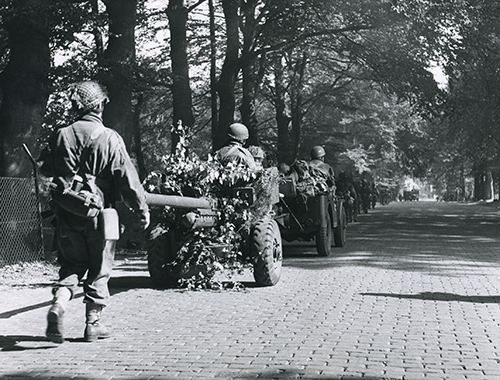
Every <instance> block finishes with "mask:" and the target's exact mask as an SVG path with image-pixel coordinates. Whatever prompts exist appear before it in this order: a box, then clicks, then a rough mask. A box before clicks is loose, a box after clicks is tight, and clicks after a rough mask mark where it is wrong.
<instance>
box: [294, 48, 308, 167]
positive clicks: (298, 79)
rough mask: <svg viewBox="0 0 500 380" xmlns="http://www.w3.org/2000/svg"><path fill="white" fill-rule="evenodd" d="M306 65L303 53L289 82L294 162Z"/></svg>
mask: <svg viewBox="0 0 500 380" xmlns="http://www.w3.org/2000/svg"><path fill="white" fill-rule="evenodd" d="M306 64H307V54H306V53H303V54H302V58H301V59H300V60H297V62H296V63H295V68H294V72H295V75H294V78H292V79H291V80H292V81H293V82H292V85H291V94H290V99H291V107H290V110H291V116H292V131H291V142H292V152H293V157H292V160H295V159H296V158H297V157H298V155H299V150H300V142H301V139H302V119H303V117H304V111H303V102H302V99H303V96H302V91H303V90H304V74H305V68H306Z"/></svg>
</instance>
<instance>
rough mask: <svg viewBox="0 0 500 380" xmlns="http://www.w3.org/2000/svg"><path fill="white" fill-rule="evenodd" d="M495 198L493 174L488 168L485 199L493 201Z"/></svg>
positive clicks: (485, 179)
mask: <svg viewBox="0 0 500 380" xmlns="http://www.w3.org/2000/svg"><path fill="white" fill-rule="evenodd" d="M494 197H495V191H494V190H493V173H492V172H491V169H490V168H488V167H486V170H485V175H484V199H485V200H491V199H493V198H494Z"/></svg>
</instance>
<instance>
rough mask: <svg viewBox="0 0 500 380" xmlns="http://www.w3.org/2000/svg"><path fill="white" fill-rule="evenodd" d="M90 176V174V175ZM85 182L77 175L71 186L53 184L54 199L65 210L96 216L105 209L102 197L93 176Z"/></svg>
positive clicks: (81, 215) (90, 217)
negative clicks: (62, 187) (64, 186)
mask: <svg viewBox="0 0 500 380" xmlns="http://www.w3.org/2000/svg"><path fill="white" fill-rule="evenodd" d="M89 177H90V176H89ZM86 179H87V181H86V182H83V179H82V178H81V177H80V176H77V175H75V178H74V179H73V182H72V184H71V187H67V188H64V189H63V190H61V189H60V187H59V186H56V185H55V184H53V186H52V192H51V195H52V201H53V202H54V203H55V204H56V205H57V206H59V207H60V208H62V209H63V210H65V211H67V212H69V213H71V214H73V215H76V216H79V217H83V218H89V219H92V218H95V217H96V216H97V215H99V213H100V212H101V210H102V209H103V200H102V197H101V196H100V195H99V194H98V191H97V187H96V186H95V182H94V180H93V178H86Z"/></svg>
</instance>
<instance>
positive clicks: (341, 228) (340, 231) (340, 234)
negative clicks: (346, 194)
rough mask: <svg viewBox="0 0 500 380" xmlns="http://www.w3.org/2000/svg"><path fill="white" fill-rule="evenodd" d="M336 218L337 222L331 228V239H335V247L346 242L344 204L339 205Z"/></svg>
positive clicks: (341, 245)
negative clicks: (332, 228) (335, 225)
mask: <svg viewBox="0 0 500 380" xmlns="http://www.w3.org/2000/svg"><path fill="white" fill-rule="evenodd" d="M338 218H339V223H338V224H337V227H335V228H334V230H333V240H334V241H335V247H343V246H345V242H346V229H347V215H346V211H345V208H344V206H341V207H340V211H339V216H338Z"/></svg>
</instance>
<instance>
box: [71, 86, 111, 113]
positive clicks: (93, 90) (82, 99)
mask: <svg viewBox="0 0 500 380" xmlns="http://www.w3.org/2000/svg"><path fill="white" fill-rule="evenodd" d="M69 100H71V103H72V104H73V106H74V107H75V108H76V109H78V110H79V111H82V112H88V111H91V110H93V109H95V108H96V107H97V106H98V105H99V104H101V103H102V102H104V101H108V94H107V93H106V90H105V89H104V87H102V86H101V85H100V84H99V83H97V82H94V81H83V82H78V83H73V84H72V85H71V86H70V87H69Z"/></svg>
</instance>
